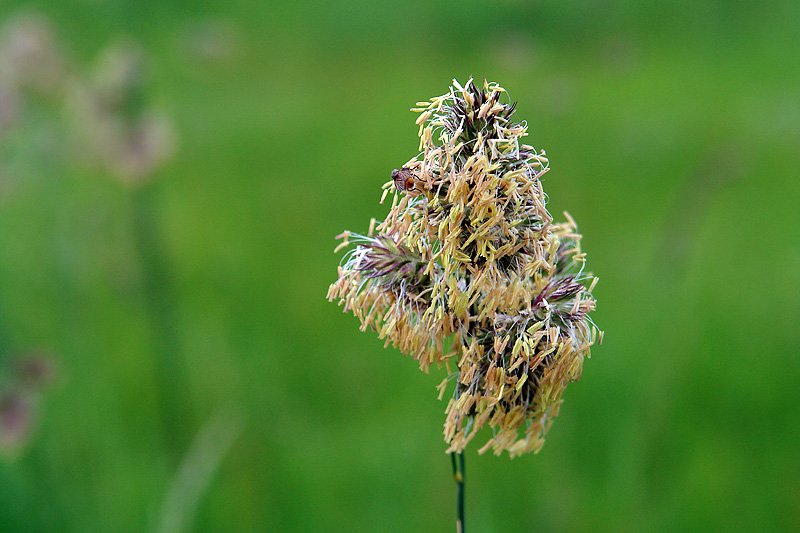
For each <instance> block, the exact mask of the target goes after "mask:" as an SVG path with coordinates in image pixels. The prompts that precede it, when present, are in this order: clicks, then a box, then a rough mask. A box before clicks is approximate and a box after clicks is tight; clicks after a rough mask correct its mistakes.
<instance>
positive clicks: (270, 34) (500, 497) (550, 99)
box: [0, 0, 800, 532]
mask: <svg viewBox="0 0 800 533" xmlns="http://www.w3.org/2000/svg"><path fill="white" fill-rule="evenodd" d="M798 28H800V4H798V3H797V2H793V1H785V2H765V3H760V4H758V5H756V4H751V3H729V2H723V1H718V2H713V1H702V2H689V1H681V0H675V1H668V2H650V3H639V2H612V3H605V2H525V1H500V2H493V3H487V2H478V1H474V0H467V1H459V2H449V1H448V2H441V3H436V2H422V1H416V2H409V3H394V2H369V3H366V2H365V3H352V2H338V1H333V0H331V1H326V2H312V1H299V2H292V3H288V2H287V3H284V2H269V1H268V2H254V1H244V0H242V1H225V2H221V1H220V2H214V1H211V2H200V3H198V2H158V1H119V2H112V1H103V0H81V1H70V2H63V1H61V0H52V1H40V2H34V3H17V2H10V3H9V2H8V1H6V2H3V3H2V5H1V6H0V531H9V532H12V531H14V532H15V531H209V532H210V531H451V530H454V518H455V486H454V484H453V482H452V479H451V477H450V463H449V459H448V457H447V456H446V455H445V454H444V450H445V445H444V443H443V442H442V433H441V432H442V423H443V421H444V417H443V411H444V408H445V404H444V402H439V401H438V400H437V399H436V395H437V393H436V391H435V389H434V387H435V385H437V384H438V383H439V381H440V380H441V378H442V377H443V372H444V371H443V370H433V371H432V372H431V375H426V374H423V373H421V372H419V370H418V368H417V365H416V364H415V363H414V361H412V360H410V359H407V358H405V357H403V356H402V355H401V354H399V353H397V352H396V351H395V350H393V349H391V348H389V349H384V348H383V345H382V342H381V341H379V340H378V339H377V338H376V335H375V334H373V333H360V332H359V331H358V328H357V321H356V319H355V318H354V317H352V316H350V315H345V314H343V313H342V312H341V309H340V308H337V307H336V306H335V305H334V304H332V303H329V302H327V301H326V300H325V293H326V291H327V287H328V284H329V283H331V282H332V281H334V279H335V276H336V265H337V264H338V261H339V258H340V256H339V255H335V254H334V253H333V248H334V246H335V245H336V242H335V241H334V236H335V235H336V234H338V233H340V232H341V231H343V230H344V229H350V230H354V231H362V232H363V231H365V230H366V229H367V225H368V223H369V220H370V218H371V217H377V218H380V217H381V216H383V214H384V213H385V212H386V211H387V210H388V206H386V205H383V206H381V205H378V199H379V197H380V193H381V189H380V186H381V184H383V183H384V182H385V181H386V180H387V179H388V176H389V173H390V171H391V169H393V168H397V167H399V166H400V165H402V164H403V163H404V162H405V161H407V160H408V159H409V158H411V157H412V156H414V155H415V154H416V151H417V145H418V140H417V136H416V135H417V127H416V126H415V125H414V120H415V117H416V115H414V114H412V113H410V112H409V108H410V107H413V105H414V103H415V102H416V101H419V100H426V99H428V98H430V97H432V96H436V95H439V94H442V93H444V92H445V91H446V90H447V89H448V86H449V85H450V84H451V80H452V79H453V78H457V79H458V80H459V81H461V82H462V83H463V82H464V81H466V79H467V78H468V77H469V76H475V77H476V78H477V79H480V78H482V77H484V76H486V77H487V78H488V79H489V80H493V81H497V82H499V83H500V84H501V85H503V86H504V87H505V88H506V89H507V90H508V91H509V93H510V96H511V98H512V99H513V100H516V101H517V102H518V107H517V115H516V116H517V118H518V119H520V120H526V121H527V122H528V124H529V126H530V130H529V132H530V137H529V140H530V143H531V144H533V145H534V146H535V147H537V148H540V149H545V150H546V152H547V154H548V156H549V158H550V160H551V168H552V170H551V172H550V173H548V175H547V177H546V180H545V184H544V185H545V190H546V192H547V193H548V195H549V197H550V203H549V208H550V211H551V212H552V213H554V214H555V215H556V216H557V217H560V213H561V212H562V211H563V210H568V211H569V212H570V214H571V215H572V216H573V217H574V218H575V219H576V221H577V222H578V224H579V227H580V230H581V232H582V233H583V234H584V249H585V251H586V252H587V253H588V266H589V267H591V270H592V271H593V272H594V273H595V274H596V275H598V276H599V277H600V283H599V284H598V286H597V288H596V290H595V295H596V297H597V299H598V309H597V311H596V312H595V314H594V320H595V322H596V323H597V324H598V325H599V326H600V327H601V328H602V329H603V330H605V332H606V335H605V340H604V343H603V345H602V346H600V347H597V348H596V349H595V350H594V351H593V357H592V359H591V360H588V361H587V362H586V364H585V367H584V373H583V377H582V379H581V381H579V382H578V383H575V384H573V385H571V386H570V387H569V388H568V389H567V391H566V394H565V403H564V406H563V408H562V410H561V415H560V416H559V418H558V419H557V421H556V422H555V424H553V427H552V430H551V431H550V433H549V436H548V441H547V444H546V445H545V447H544V449H543V451H542V452H541V453H540V454H538V455H536V456H533V455H531V456H525V457H521V458H517V459H514V460H509V459H508V457H507V456H504V457H495V456H492V455H491V454H489V455H484V456H478V455H477V454H476V452H475V449H474V448H473V449H471V450H470V451H468V453H467V456H466V462H467V476H468V477H467V497H466V500H467V501H466V505H467V527H468V528H469V529H470V530H471V531H486V532H492V531H497V532H505V531H534V530H535V531H575V530H584V531H588V530H591V531H620V530H625V531H641V530H651V531H657V530H661V531H679V530H753V531H755V530H758V531H767V530H772V531H786V530H798V529H800V386H798V383H800V358H799V357H798V355H799V353H798V352H799V351H800V350H799V348H800V328H799V327H798V323H800V217H798V205H800V180H798V177H799V176H798V169H800V62H798V56H797V50H798V49H800V30H799V29H798ZM483 440H485V437H484V438H483ZM476 448H477V446H476Z"/></svg>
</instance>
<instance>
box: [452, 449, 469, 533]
mask: <svg viewBox="0 0 800 533" xmlns="http://www.w3.org/2000/svg"><path fill="white" fill-rule="evenodd" d="M459 459H460V461H459ZM450 462H451V463H452V465H453V479H454V480H455V482H456V487H457V489H458V504H457V510H456V533H464V480H465V479H466V469H465V467H464V452H461V453H459V454H458V457H456V453H455V452H453V453H451V454H450Z"/></svg>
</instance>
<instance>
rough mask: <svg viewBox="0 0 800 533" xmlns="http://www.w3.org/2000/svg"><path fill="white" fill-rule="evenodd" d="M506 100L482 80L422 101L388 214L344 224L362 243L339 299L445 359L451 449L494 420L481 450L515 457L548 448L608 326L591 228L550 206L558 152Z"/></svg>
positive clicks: (335, 288) (333, 291) (398, 338)
mask: <svg viewBox="0 0 800 533" xmlns="http://www.w3.org/2000/svg"><path fill="white" fill-rule="evenodd" d="M506 101H507V98H506V94H505V90H504V89H503V88H502V87H500V86H499V85H497V84H495V83H487V82H486V80H484V81H483V85H482V87H479V86H478V85H476V84H475V83H474V82H473V80H471V79H470V80H469V81H468V82H467V83H466V84H465V85H464V86H463V87H462V86H461V85H459V84H458V82H456V81H455V80H453V86H452V87H451V88H450V91H449V92H447V93H446V94H444V95H442V96H439V97H436V98H432V99H431V100H430V101H429V102H420V103H418V104H417V107H416V108H415V109H413V111H415V112H418V113H419V117H418V118H417V124H418V125H419V137H420V148H419V149H420V153H419V154H418V155H417V156H416V157H414V158H412V159H411V160H410V161H408V162H407V163H406V164H405V165H403V166H402V167H401V168H400V169H397V170H395V171H394V172H392V176H391V177H392V179H391V180H390V181H388V182H387V183H386V184H384V186H383V188H384V196H383V199H382V201H383V200H384V199H385V198H386V197H387V196H388V195H390V194H391V195H392V205H391V209H390V211H389V214H388V216H387V217H386V218H385V220H383V221H382V222H380V223H379V224H377V225H376V226H375V225H374V222H373V224H372V225H371V227H370V231H369V232H368V234H366V235H356V234H351V233H350V232H345V233H343V234H342V235H340V238H342V239H343V242H342V244H340V246H339V247H338V248H342V247H347V246H349V245H350V244H354V245H355V246H354V247H352V248H351V249H350V250H349V251H348V253H347V255H346V256H345V259H344V260H343V261H342V264H341V266H340V267H339V276H338V280H337V281H336V282H335V283H333V284H332V285H331V287H330V290H329V292H328V298H329V299H330V300H331V301H333V300H338V301H339V302H340V304H343V305H344V310H345V311H348V312H352V313H353V314H354V315H355V316H357V317H358V319H359V320H360V321H361V329H362V330H366V329H367V328H372V329H374V330H376V331H378V335H379V337H380V338H382V339H386V344H387V345H388V344H390V343H391V344H392V345H394V346H395V347H397V348H399V349H400V350H401V351H402V352H403V353H405V354H407V355H410V356H412V357H413V358H414V359H416V360H417V361H418V362H419V364H420V368H421V369H422V370H424V371H426V372H427V371H428V370H429V368H430V366H431V364H437V365H441V364H444V365H445V367H446V368H447V370H448V377H447V378H445V380H444V381H443V382H442V383H441V384H440V385H439V391H440V398H441V397H442V396H443V395H444V393H445V391H446V389H447V388H448V384H449V383H450V382H451V381H454V382H455V386H454V390H453V392H452V397H451V399H450V400H449V402H448V405H447V408H446V412H445V414H446V420H445V424H444V437H445V441H446V442H447V443H448V444H449V449H448V452H461V451H463V450H464V448H465V447H466V446H467V444H468V443H469V442H470V440H472V439H473V438H474V437H475V436H476V434H477V433H478V431H479V430H480V429H481V428H483V427H486V426H489V427H490V428H491V429H492V436H491V438H490V439H489V440H488V442H486V443H485V444H484V445H483V446H482V447H481V448H480V450H479V452H480V453H483V452H484V451H486V450H488V449H492V450H493V451H494V452H495V454H500V453H501V452H502V451H503V450H507V451H508V452H509V453H510V455H511V456H512V457H513V456H516V455H519V454H522V453H526V452H530V451H533V452H538V451H539V450H540V449H541V447H542V445H543V444H544V437H545V434H546V433H547V430H548V428H549V427H550V424H551V422H552V420H553V418H554V417H555V416H556V415H557V414H558V409H559V406H560V405H561V401H562V400H561V395H562V393H563V391H564V389H565V387H566V385H567V383H568V382H570V381H574V380H577V379H578V378H579V377H580V374H581V369H582V366H583V360H584V358H585V357H588V356H589V353H590V347H591V346H592V345H593V344H594V343H595V341H596V340H597V339H598V337H602V332H599V331H598V330H597V328H596V327H595V326H594V324H593V322H592V321H591V319H590V318H589V313H590V312H591V311H592V310H594V308H595V300H594V298H593V297H592V295H591V291H592V288H593V287H594V284H595V282H596V281H597V278H594V277H593V276H592V274H590V273H588V272H586V271H585V269H584V263H585V254H583V253H582V252H581V248H580V240H581V235H580V234H578V232H577V226H576V224H575V222H574V221H573V220H572V218H571V217H570V216H569V215H568V214H566V213H565V214H564V215H565V220H564V221H562V222H555V221H554V220H553V217H552V216H551V215H550V213H549V212H548V211H547V209H546V207H545V204H546V196H545V193H544V190H543V188H542V181H541V179H542V176H543V175H544V174H545V173H547V172H548V170H549V162H548V159H547V158H546V156H545V153H544V151H537V150H535V149H534V148H533V147H532V146H529V145H527V144H524V143H523V142H522V138H523V137H525V136H526V135H527V126H526V124H525V123H524V122H523V123H515V122H513V121H512V115H513V113H514V107H515V104H509V103H505V102H506ZM372 226H374V227H372ZM338 248H337V249H338ZM454 366H455V368H453V367H454Z"/></svg>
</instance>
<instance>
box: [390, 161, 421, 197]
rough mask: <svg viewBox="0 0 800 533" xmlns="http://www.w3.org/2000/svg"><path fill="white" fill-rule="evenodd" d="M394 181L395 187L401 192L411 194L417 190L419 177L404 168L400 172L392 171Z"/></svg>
mask: <svg viewBox="0 0 800 533" xmlns="http://www.w3.org/2000/svg"><path fill="white" fill-rule="evenodd" d="M392 180H394V186H395V187H396V188H397V190H398V191H400V192H410V191H413V190H415V189H416V188H417V177H416V176H415V175H414V173H413V172H411V169H410V168H407V167H403V168H401V169H400V170H397V169H394V170H392Z"/></svg>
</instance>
